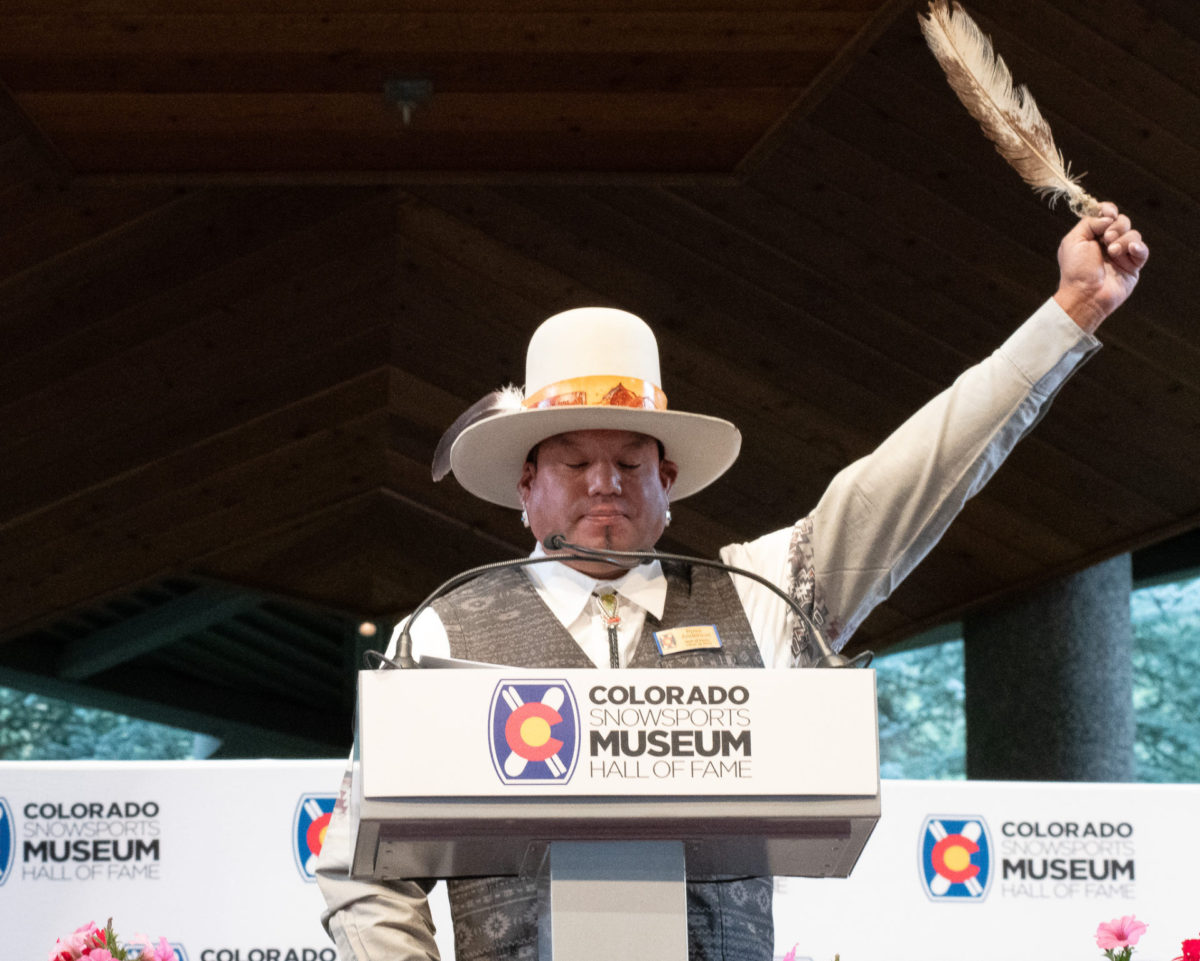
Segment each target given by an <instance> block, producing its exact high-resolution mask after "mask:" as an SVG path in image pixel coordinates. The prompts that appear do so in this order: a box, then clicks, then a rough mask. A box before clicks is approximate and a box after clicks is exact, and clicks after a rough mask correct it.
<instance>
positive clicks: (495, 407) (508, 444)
mask: <svg viewBox="0 0 1200 961" xmlns="http://www.w3.org/2000/svg"><path fill="white" fill-rule="evenodd" d="M661 384H662V378H661V376H660V374H659V363H658V342H657V341H656V340H655V338H654V332H653V331H651V330H650V328H649V327H648V326H647V325H646V323H645V322H644V321H643V320H641V318H639V317H635V316H634V315H633V314H630V313H627V312H625V311H623V310H614V309H612V308H608V307H581V308H578V309H576V310H568V311H565V312H564V313H561V314H555V315H554V316H553V317H551V318H550V319H549V320H547V321H545V322H544V323H543V324H542V325H541V326H540V327H539V328H538V329H537V330H536V331H534V334H533V337H532V338H531V339H530V341H529V351H528V354H527V355H526V358H525V390H524V391H523V392H519V391H516V390H515V389H513V388H509V389H507V390H502V391H496V392H494V393H493V394H491V395H489V396H488V397H486V398H484V399H483V400H482V401H480V402H479V403H478V404H475V405H474V406H473V407H472V408H471V409H470V410H468V411H467V412H466V413H465V414H463V416H461V417H460V418H459V419H458V420H457V421H455V423H454V425H453V426H451V428H450V429H449V430H448V431H447V432H446V435H445V436H444V437H443V438H442V442H441V443H440V444H439V445H438V452H437V453H436V454H435V455H434V469H433V474H434V479H435V480H440V479H441V478H442V477H443V476H445V474H446V473H448V472H449V471H453V472H454V476H455V477H456V478H458V481H459V483H460V484H462V486H463V487H465V488H466V489H467V490H469V491H470V492H471V493H472V494H474V495H475V496H476V497H481V498H483V499H484V500H487V501H491V502H492V503H495V504H501V505H504V506H505V507H515V508H520V506H521V501H520V498H519V497H518V495H517V481H518V480H519V479H520V477H521V470H522V466H523V465H524V463H525V458H526V456H527V455H528V454H529V451H530V450H532V449H533V448H534V447H535V446H537V445H538V444H540V443H541V442H542V441H543V440H545V439H546V438H547V437H553V436H554V435H555V434H565V433H567V432H568V431H576V430H629V431H634V432H635V433H639V434H646V435H648V436H650V437H653V438H655V439H656V440H658V441H660V442H661V443H662V445H663V449H664V451H665V454H666V457H667V459H668V460H672V461H674V462H675V463H676V464H677V465H678V467H679V476H678V478H677V479H676V481H675V485H674V486H673V487H672V489H671V495H670V496H671V500H678V499H679V498H681V497H687V496H688V495H689V494H694V493H695V492H696V491H698V490H700V489H702V488H704V487H707V486H708V485H709V484H711V483H712V482H713V481H714V480H716V479H717V478H718V477H720V476H721V475H722V474H723V473H725V471H726V470H728V469H729V466H730V465H731V464H732V463H733V462H734V460H735V459H736V458H737V455H738V450H739V449H740V448H741V443H742V437H741V434H740V433H739V432H738V429H737V428H736V427H735V426H734V425H733V424H731V423H730V422H729V421H726V420H721V419H720V418H717V417H708V416H706V415H704V414H690V413H686V412H683V411H674V410H668V408H667V395H666V394H665V393H664V392H663V389H662V387H661Z"/></svg>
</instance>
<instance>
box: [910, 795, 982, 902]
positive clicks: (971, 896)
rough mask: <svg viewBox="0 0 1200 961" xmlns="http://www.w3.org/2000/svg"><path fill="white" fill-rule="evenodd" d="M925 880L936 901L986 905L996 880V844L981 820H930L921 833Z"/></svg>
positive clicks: (968, 818) (926, 889) (958, 817)
mask: <svg viewBox="0 0 1200 961" xmlns="http://www.w3.org/2000/svg"><path fill="white" fill-rule="evenodd" d="M921 880H922V882H923V883H924V885H925V893H926V894H927V895H928V896H929V897H930V898H931V899H932V900H934V901H982V900H983V899H984V898H985V897H987V892H988V886H989V885H990V884H991V880H992V843H991V837H990V835H989V833H988V829H987V823H986V822H985V821H984V820H983V818H979V817H962V816H955V817H929V818H926V819H925V825H924V827H922V829H921Z"/></svg>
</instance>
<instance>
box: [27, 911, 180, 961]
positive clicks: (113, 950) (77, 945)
mask: <svg viewBox="0 0 1200 961" xmlns="http://www.w3.org/2000/svg"><path fill="white" fill-rule="evenodd" d="M81 958H86V959H87V961H175V951H174V950H173V949H172V948H171V946H170V945H169V944H167V939H166V938H159V939H158V944H157V945H155V944H152V943H151V941H150V939H149V938H148V937H147V936H146V935H144V934H137V935H134V938H133V941H132V942H130V944H129V945H128V947H121V944H120V942H119V941H118V940H117V935H116V933H115V932H114V931H113V923H112V918H109V919H108V924H107V925H106V926H105V927H103V928H98V927H96V922H95V921H89V922H88V923H87V924H85V925H83V926H82V927H80V928H76V929H75V933H74V934H71V935H69V936H68V937H67V938H65V939H64V938H59V939H58V940H57V941H55V942H54V950H52V951H51V952H50V961H79V959H81Z"/></svg>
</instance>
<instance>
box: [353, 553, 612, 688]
mask: <svg viewBox="0 0 1200 961" xmlns="http://www.w3.org/2000/svg"><path fill="white" fill-rule="evenodd" d="M548 539H549V538H547V540H548ZM563 560H577V561H592V560H595V558H592V557H584V556H582V555H581V554H555V555H553V556H547V557H514V558H511V559H509V560H507V561H492V562H491V563H490V564H480V565H479V566H478V567H472V568H469V569H468V570H465V571H461V572H460V573H458V574H455V575H454V576H453V577H451V578H449V579H448V580H445V581H443V582H442V583H441V584H439V585H438V586H437V587H435V588H434V589H433V590H432V591H431V592H430V593H429V596H428V597H426V598H425V600H423V601H421V603H420V604H418V605H417V606H416V608H415V609H414V610H413V612H412V613H411V614H410V615H409V616H408V620H406V621H405V622H404V627H403V628H401V630H400V636H399V637H398V638H397V639H396V656H395V657H394V658H389V657H387V656H385V655H383V654H380V653H379V652H378V651H368V652H366V654H364V659H365V658H368V657H369V658H371V659H372V660H376V661H379V662H381V663H380V664H378V665H377V666H379V667H383V665H384V664H387V665H388V666H389V667H392V668H399V669H402V670H409V669H411V668H414V667H420V666H421V665H420V664H418V663H417V661H416V659H415V658H414V657H413V656H412V634H411V633H410V631H411V629H412V626H413V624H414V623H416V620H417V618H418V617H419V616H420V615H421V614H422V613H423V612H424V611H425V608H427V607H428V606H429V605H430V604H432V603H433V602H434V601H436V600H437V599H438V598H439V597H441V596H442V595H443V594H445V593H446V592H447V591H449V590H452V589H453V588H455V587H458V585H459V584H463V583H465V582H466V581H469V580H472V579H473V578H476V577H478V576H479V575H480V574H486V573H488V572H489V571H496V570H500V569H501V568H505V567H528V566H529V565H530V564H548V563H550V562H551V561H563ZM367 666H368V667H371V666H372V665H369V664H368V665H367Z"/></svg>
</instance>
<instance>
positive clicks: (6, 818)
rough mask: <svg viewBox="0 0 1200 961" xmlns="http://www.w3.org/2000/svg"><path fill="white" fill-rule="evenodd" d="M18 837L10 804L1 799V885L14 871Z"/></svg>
mask: <svg viewBox="0 0 1200 961" xmlns="http://www.w3.org/2000/svg"><path fill="white" fill-rule="evenodd" d="M16 837H17V832H16V829H15V828H14V827H13V819H12V810H11V809H10V808H9V806H8V802H7V801H6V800H4V798H2V797H0V884H3V883H4V882H5V881H7V880H8V872H9V871H10V870H11V869H12V865H13V852H14V850H15V849H16V846H17V842H16Z"/></svg>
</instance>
